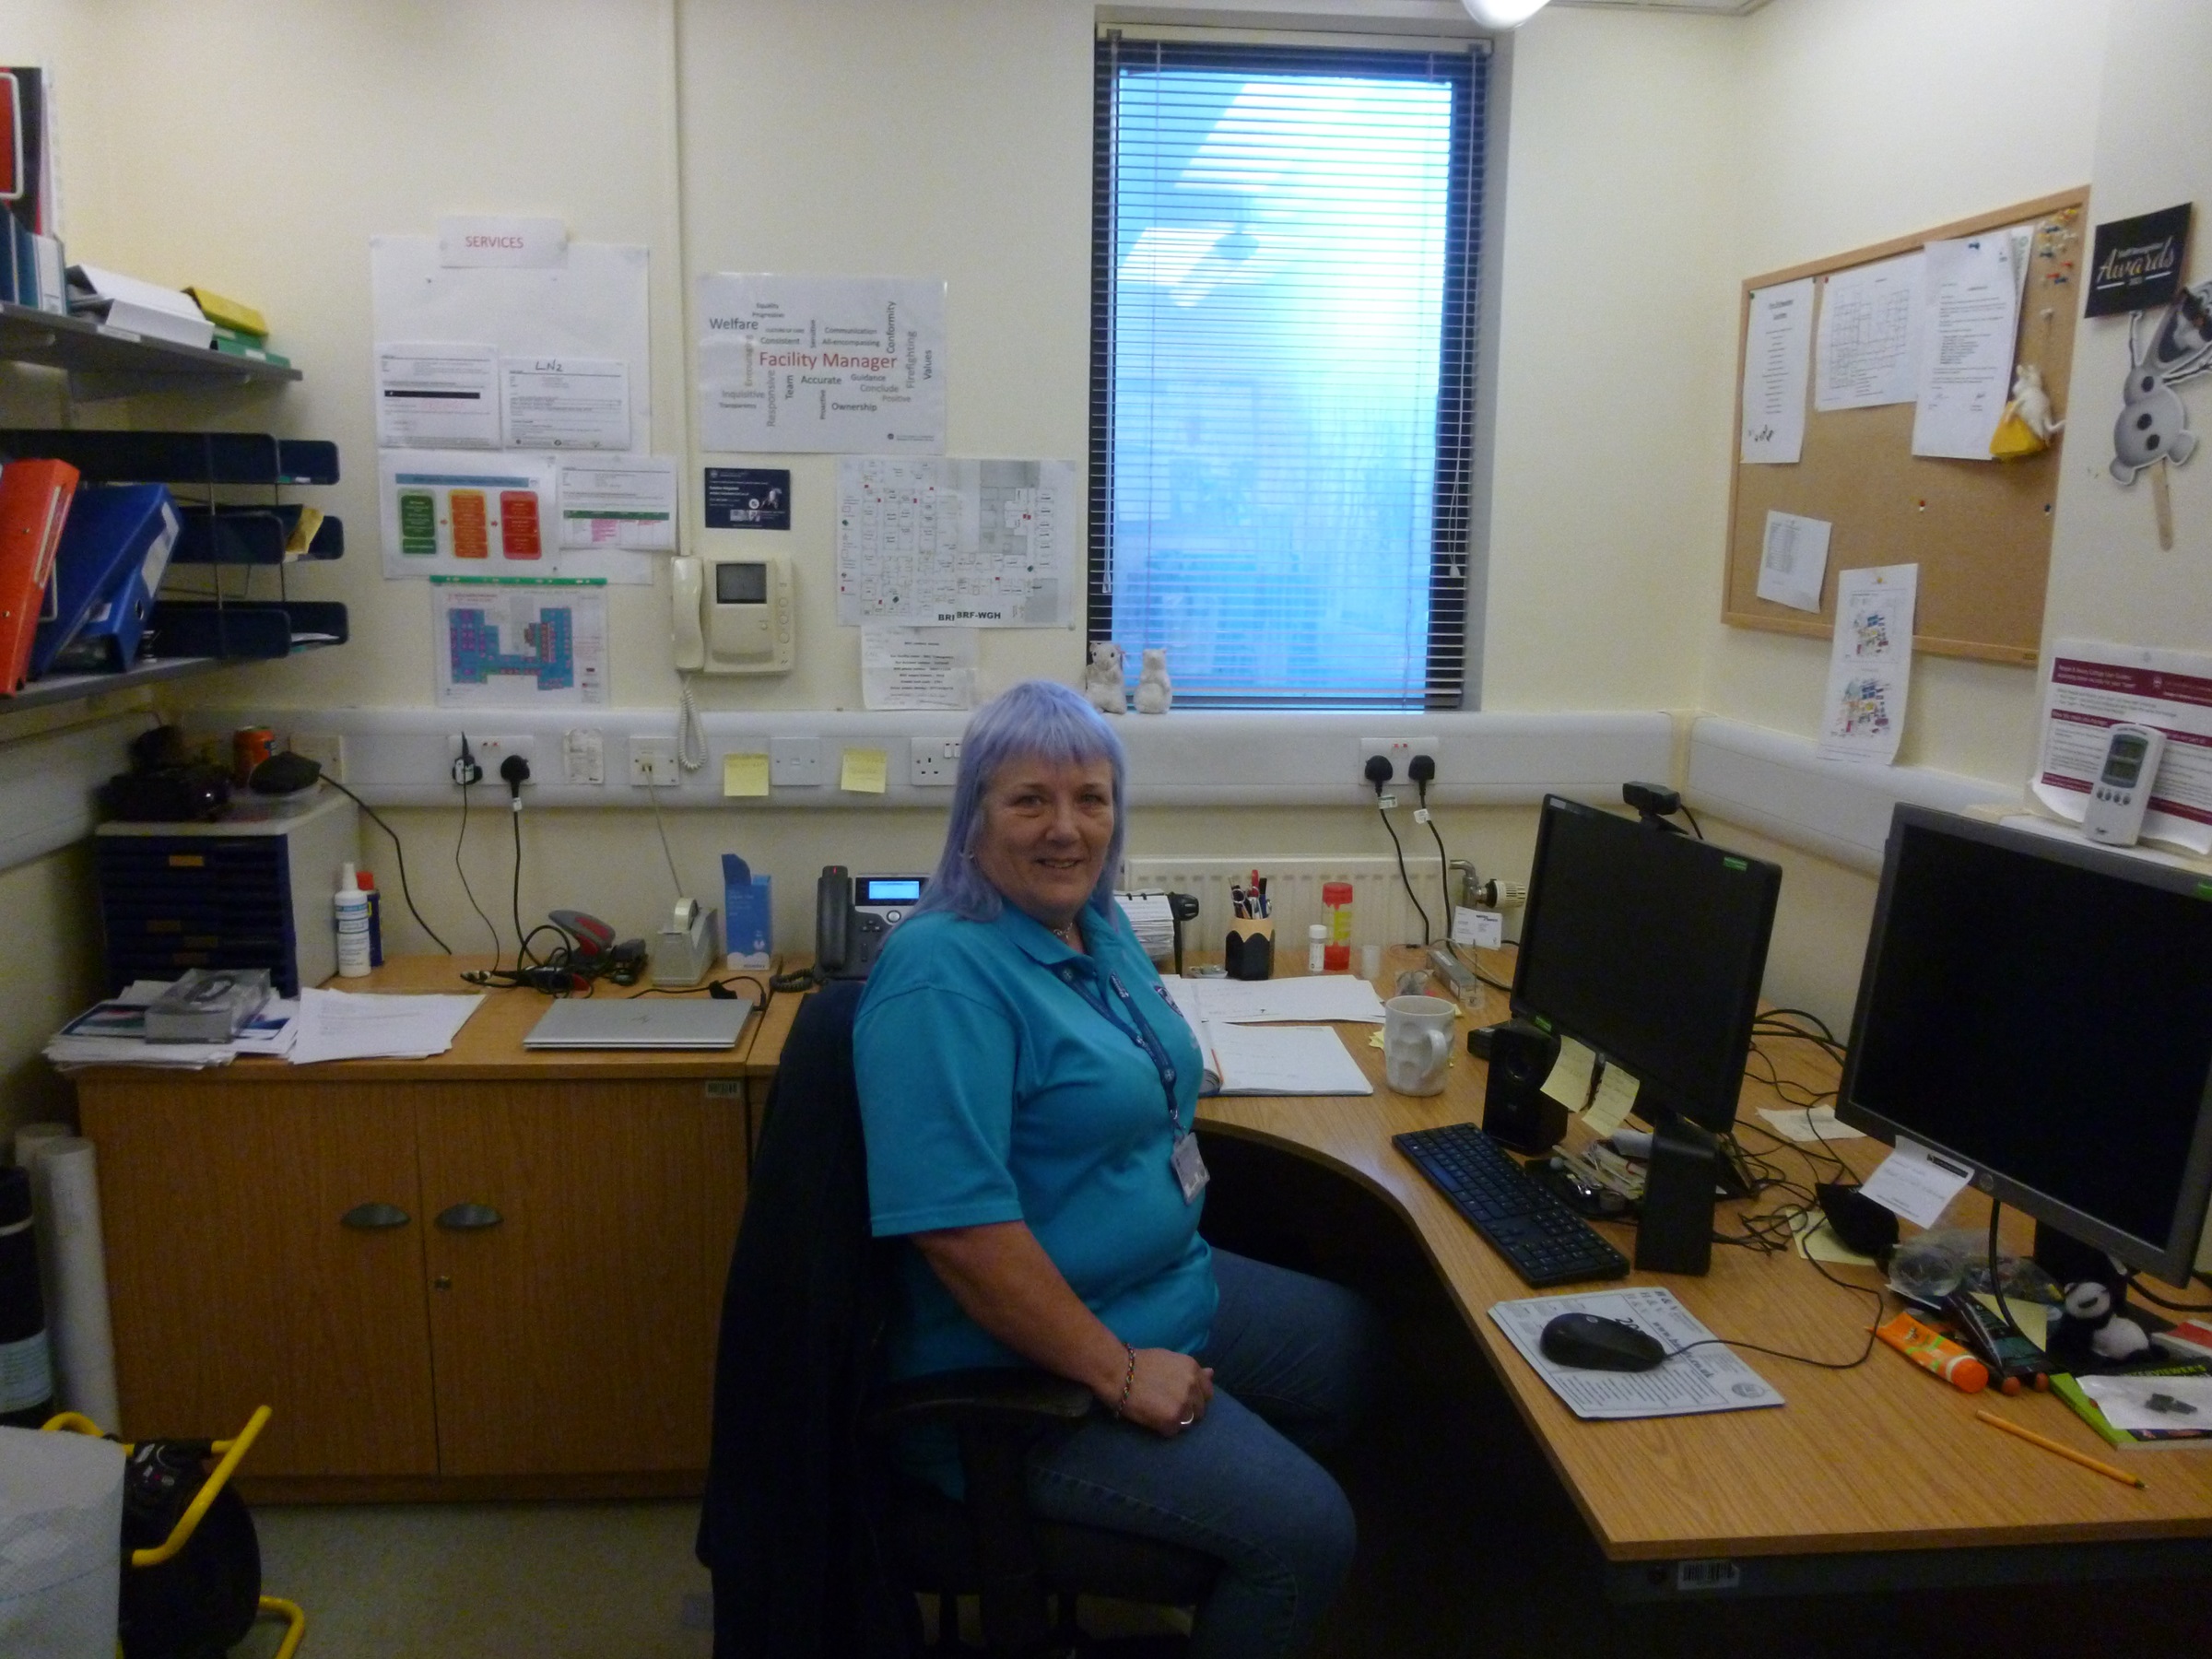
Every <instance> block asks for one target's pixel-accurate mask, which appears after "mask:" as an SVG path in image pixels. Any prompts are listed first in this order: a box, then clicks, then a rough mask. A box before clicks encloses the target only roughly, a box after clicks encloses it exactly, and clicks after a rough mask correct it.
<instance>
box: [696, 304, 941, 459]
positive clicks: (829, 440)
mask: <svg viewBox="0 0 2212 1659" xmlns="http://www.w3.org/2000/svg"><path fill="white" fill-rule="evenodd" d="M699 316H700V333H699V341H698V352H699V434H700V437H699V446H700V448H701V449H702V450H712V451H732V450H735V451H748V452H754V453H810V454H844V455H883V454H898V453H912V454H918V455H941V454H943V453H945V285H944V284H943V283H942V282H934V281H929V280H925V279H920V278H910V277H782V276H770V275H738V274H735V273H733V272H727V271H720V272H713V273H711V274H709V275H707V276H703V277H700V279H699Z"/></svg>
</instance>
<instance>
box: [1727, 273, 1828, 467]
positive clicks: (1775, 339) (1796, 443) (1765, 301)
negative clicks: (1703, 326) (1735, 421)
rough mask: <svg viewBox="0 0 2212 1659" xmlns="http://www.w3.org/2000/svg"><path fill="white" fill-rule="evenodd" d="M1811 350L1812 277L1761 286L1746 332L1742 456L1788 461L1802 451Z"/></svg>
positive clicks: (1753, 298)
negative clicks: (1772, 286)
mask: <svg viewBox="0 0 2212 1659" xmlns="http://www.w3.org/2000/svg"><path fill="white" fill-rule="evenodd" d="M1812 350H1813V279H1812V278H1811V277H1803V278H1801V279H1799V280H1798V281H1796V282H1784V283H1782V284H1780V285H1778V286H1777V287H1774V288H1759V289H1758V290H1757V291H1756V292H1754V293H1753V294H1752V296H1751V320H1750V322H1749V324H1747V327H1746V330H1745V334H1744V387H1743V391H1744V428H1743V449H1742V454H1743V459H1744V460H1745V462H1746V463H1747V464H1786V463H1792V462H1794V461H1796V460H1797V458H1798V457H1799V456H1800V455H1801V454H1803V453H1804V452H1805V382H1806V375H1807V371H1808V369H1809V367H1810V363H1811V358H1812Z"/></svg>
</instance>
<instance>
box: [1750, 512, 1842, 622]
mask: <svg viewBox="0 0 2212 1659" xmlns="http://www.w3.org/2000/svg"><path fill="white" fill-rule="evenodd" d="M1834 527H1835V526H1834V525H1832V524H1830V523H1829V522H1828V521H1827V520H1826V519H1817V518H1805V517H1802V516H1800V515H1799V514H1797V513H1794V512H1769V513H1768V514H1767V534H1766V539H1765V541H1764V542H1763V543H1762V544H1761V546H1760V549H1759V597H1760V598H1761V599H1767V600H1771V601H1772V602H1773V603H1774V604H1776V605H1786V606H1790V607H1791V608H1792V609H1793V610H1802V611H1818V609H1819V608H1820V583H1821V582H1822V580H1823V579H1824V578H1825V577H1826V576H1827V574H1828V536H1829V532H1830V530H1832V529H1833V528H1834Z"/></svg>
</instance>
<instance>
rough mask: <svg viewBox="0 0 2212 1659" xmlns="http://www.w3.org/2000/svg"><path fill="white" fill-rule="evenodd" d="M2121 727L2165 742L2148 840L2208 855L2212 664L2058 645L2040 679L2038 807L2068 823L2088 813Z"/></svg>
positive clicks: (2201, 658)
mask: <svg viewBox="0 0 2212 1659" xmlns="http://www.w3.org/2000/svg"><path fill="white" fill-rule="evenodd" d="M2119 724H2135V725H2147V726H2155V727H2157V728H2158V729H2159V731H2161V732H2163V733H2165V734H2166V751H2165V758H2164V759H2161V760H2160V761H2159V772H2158V776H2157V777H2155V778H2153V779H2152V780H2151V785H2150V803H2149V809H2148V810H2147V811H2146V812H2145V813H2144V815H2143V835H2144V837H2145V839H2147V840H2149V841H2165V842H2167V843H2169V844H2170V845H2172V846H2177V847H2183V848H2186V849H2187V850H2188V851H2190V852H2192V853H2212V655H2206V653H2201V652H2194V651H2159V650H2153V649H2151V648H2150V647H2148V646H2139V645H2104V644H2098V643H2095V642H2092V641H2088V640H2060V641H2056V642H2055V643H2053V646H2052V648H2051V665H2050V667H2049V668H2048V669H2047V670H2046V671H2045V675H2044V678H2043V726H2042V754H2041V762H2040V764H2039V765H2038V766H2037V768H2036V775H2035V785H2034V787H2035V795H2036V799H2038V800H2040V801H2041V802H2042V803H2043V805H2044V806H2048V807H2050V808H2051V810H2052V811H2053V812H2055V813H2057V814H2058V815H2059V816H2060V817H2061V818H2065V819H2067V820H2068V821H2070V822H2072V823H2077V824H2078V823H2080V822H2081V820H2082V818H2083V817H2084V816H2085V815H2086V813H2087V811H2088V793H2089V786H2090V784H2091V783H2092V782H2094V781H2095V779H2096V776H2097V771H2098V769H2099V768H2100V766H2101V765H2102V764H2103V761H2104V746H2105V735H2106V733H2107V732H2108V731H2110V730H2111V728H2112V727H2113V726H2115V725H2119Z"/></svg>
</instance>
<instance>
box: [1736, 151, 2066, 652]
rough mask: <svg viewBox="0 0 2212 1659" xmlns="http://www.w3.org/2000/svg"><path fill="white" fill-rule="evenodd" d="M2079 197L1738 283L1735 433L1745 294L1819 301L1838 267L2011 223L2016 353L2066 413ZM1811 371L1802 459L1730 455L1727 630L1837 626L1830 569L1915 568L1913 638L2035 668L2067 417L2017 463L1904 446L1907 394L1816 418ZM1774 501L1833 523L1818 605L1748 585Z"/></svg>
mask: <svg viewBox="0 0 2212 1659" xmlns="http://www.w3.org/2000/svg"><path fill="white" fill-rule="evenodd" d="M2087 209H2088V189H2087V188H2086V187H2085V188H2083V189H2079V190H2072V191H2067V192H2065V193H2064V194H2059V195H2053V196H2045V197H2043V198H2041V200H2038V201H2033V202H2022V203H2020V204H2019V205H2018V206H2012V207H2006V208H2003V209H2001V210H1999V211H1997V212H1994V213H1987V214H1983V215H1981V216H1979V217H1977V218H1971V219H1961V220H1959V222H1957V223H1956V224H1950V225H1941V226H1938V227H1936V228H1935V229H1931V230H1927V231H1924V232H1922V233H1921V234H1920V235H1917V236H1907V237H1900V238H1899V239H1897V240H1896V241H1888V242H1884V243H1882V244H1880V245H1879V246H1877V247H1871V248H1861V249H1859V250H1857V251H1856V252H1855V253H1844V254H1840V255H1838V256H1837V257H1835V258H1832V259H1823V260H1819V261H1817V262H1815V263H1813V264H1810V265H1796V266H1794V267H1793V268H1791V269H1789V270H1786V271H1773V272H1770V273H1769V274H1767V275H1766V276H1763V277H1752V278H1751V279H1750V280H1748V281H1747V282H1746V283H1745V284H1744V291H1743V300H1742V306H1741V313H1740V315H1739V317H1738V319H1737V323H1736V342H1737V344H1736V350H1737V361H1736V387H1737V393H1736V395H1737V399H1738V406H1737V409H1736V420H1735V427H1734V428H1733V430H1735V431H1740V430H1741V429H1742V427H1743V409H1742V407H1741V398H1742V395H1743V394H1742V387H1743V360H1742V353H1743V350H1744V347H1745V338H1746V331H1747V326H1748V324H1749V320H1750V313H1751V295H1752V293H1753V291H1754V290H1756V289H1759V288H1771V287H1772V286H1774V285H1775V284H1777V283H1783V282H1793V281H1795V280H1796V279H1798V278H1799V277H1813V278H1814V279H1815V282H1814V286H1815V288H1817V289H1818V290H1820V293H1819V298H1820V300H1821V301H1822V302H1823V303H1825V301H1826V298H1827V295H1826V287H1827V283H1826V278H1827V277H1829V276H1830V274H1831V273H1833V272H1837V271H1844V270H1849V269H1852V268H1853V267H1854V266H1857V265H1872V264H1874V263H1875V262H1877V261H1878V260H1884V259H1889V258H1893V257H1895V256H1896V255H1898V254H1900V253H1911V252H1912V250H1914V249H1915V248H1918V247H1919V246H1921V244H1922V243H1924V242H1928V241H1937V240H1942V239H1948V238H1953V237H1961V236H1975V235H1980V234H1982V233H1983V232H1986V231H1993V230H1999V229H2006V228H2007V227H2010V226H2015V225H2024V226H2032V227H2033V228H2034V229H2035V232H2036V233H2035V235H2034V236H2033V237H2032V238H2031V239H2030V243H2029V247H2030V256H2029V269H2028V284H2027V288H2026V291H2025V293H2024V294H2023V296H2022V298H2021V301H2020V329H2019V336H2018V345H2017V347H2016V349H2017V352H2018V357H2017V359H2016V360H2017V361H2020V362H2029V363H2034V364H2036V365H2037V366H2038V367H2039V368H2041V370H2042V371H2043V385H2044V388H2045V389H2046V390H2047V391H2048V392H2049V393H2050V394H2051V404H2052V407H2053V410H2054V411H2055V412H2056V414H2057V415H2058V416H2059V417H2060V418H2065V417H2066V416H2067V415H2068V414H2069V413H2070V412H2071V409H2072V402H2071V399H2070V397H2069V391H2070V388H2069V387H2068V385H2067V379H2068V375H2069V373H2070V371H2071V369H2072V365H2073V360H2074V319H2075V313H2076V312H2078V311H2079V310H2080V308H2081V286H2080V280H2079V279H2080V272H2081V264H2082V253H2081V249H2082V241H2083V231H2084V229H2085V228H2086V224H2087V219H2088V211H2087ZM1810 379H1811V377H1808V384H1807V386H1806V417H1805V448H1804V452H1803V458H1802V459H1800V460H1799V461H1798V462H1797V463H1796V464H1795V465H1751V466H1747V465H1742V464H1741V463H1740V462H1739V463H1738V464H1737V465H1736V467H1735V484H1734V487H1733V488H1732V489H1731V491H1730V498H1729V510H1728V579H1727V583H1726V586H1725V588H1724V592H1723V595H1722V600H1721V619H1722V620H1723V621H1724V622H1727V623H1729V624H1731V625H1733V626H1735V627H1738V628H1763V629H1771V630H1773V631H1775V632H1777V633H1794V634H1805V635H1807V636H1810V637H1814V638H1818V639H1827V638H1829V637H1830V634H1831V633H1832V632H1833V631H1834V627H1835V594H1836V573H1837V571H1852V570H1860V569H1864V568H1865V567H1866V566H1868V565H1888V564H1917V565H1918V566H1919V567H1920V595H1919V604H1918V607H1917V609H1916V611H1915V613H1914V618H1913V619H1914V626H1915V632H1914V634H1913V639H1912V644H1913V647H1914V649H1915V650H1917V651H1923V652H1933V653H1935V654H1937V655H1939V656H1960V657H1975V658H1979V659H1980V660H1982V661H1983V662H1990V663H2018V664H2025V665H2030V666H2032V665H2034V663H2035V661H2036V652H2037V648H2038V647H2039V645H2040V644H2041V640H2042V626H2043V588H2044V583H2045V580H2046V578H2047V577H2048V575H2049V573H2050V566H2051V524H2052V508H2053V503H2054V501H2055V499H2056V493H2057V489H2058V468H2059V465H2060V461H2061V457H2062V456H2063V455H2064V453H2065V441H2066V438H2067V437H2068V435H2069V434H2070V432H2071V430H2072V423H2071V422H2070V421H2069V422H2068V425H2067V429H2066V430H2065V431H2061V432H2058V433H2056V434H2055V435H2053V439H2052V442H2051V447H2050V448H2049V449H2047V450H2045V451H2043V452H2042V453H2041V454H2038V455H2031V456H2030V457H2028V458H2027V459H2026V460H2023V461H1950V460H1932V459H1926V458H1923V457H1920V456H1916V455H1914V454H1913V453H1912V416H1913V406H1912V404H1909V403H1900V404H1884V405H1881V406H1878V407H1875V408H1869V409H1838V410H1833V411H1830V412H1829V413H1827V414H1823V413H1821V412H1820V411H1819V410H1818V409H1815V408H1813V407H1812V406H1811V405H1812V386H1811V384H1810V383H1809V382H1810ZM2092 423H2094V417H2092ZM1731 442H1734V440H1733V439H1732V440H1731ZM1770 511H1773V512H1794V513H1799V514H1802V515H1804V516H1805V517H1807V518H1816V519H1825V520H1827V521H1828V522H1829V523H1830V524H1832V525H1834V530H1833V531H1832V533H1831V535H1830V542H1829V553H1828V573H1827V577H1826V579H1825V581H1824V582H1823V584H1822V588H1821V611H1820V615H1819V616H1818V617H1815V616H1814V615H1813V614H1812V613H1811V612H1809V611H1801V610H1794V609H1792V608H1791V607H1790V606H1785V605H1776V604H1774V603H1772V602H1771V601H1769V600H1765V599H1761V598H1760V597H1759V592H1758V589H1759V555H1760V551H1761V548H1762V547H1763V546H1764V542H1765V537H1766V524H1767V513H1768V512H1770Z"/></svg>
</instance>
